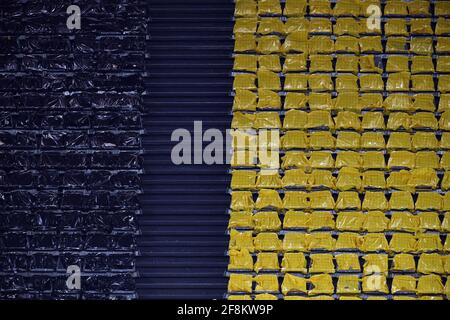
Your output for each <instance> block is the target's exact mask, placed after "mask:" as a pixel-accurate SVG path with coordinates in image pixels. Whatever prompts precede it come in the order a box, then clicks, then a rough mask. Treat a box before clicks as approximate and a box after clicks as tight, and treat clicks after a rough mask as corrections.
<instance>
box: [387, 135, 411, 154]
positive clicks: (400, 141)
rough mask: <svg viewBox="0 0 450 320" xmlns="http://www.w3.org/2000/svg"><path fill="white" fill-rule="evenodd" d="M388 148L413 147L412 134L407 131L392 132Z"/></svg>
mask: <svg viewBox="0 0 450 320" xmlns="http://www.w3.org/2000/svg"><path fill="white" fill-rule="evenodd" d="M386 146H387V148H388V149H406V150H410V149H411V135H410V134H409V133H407V132H392V133H391V135H390V136H389V140H388V143H387V145H386Z"/></svg>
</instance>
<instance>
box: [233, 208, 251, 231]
mask: <svg viewBox="0 0 450 320" xmlns="http://www.w3.org/2000/svg"><path fill="white" fill-rule="evenodd" d="M228 228H230V229H231V228H249V229H253V216H252V213H251V212H249V211H234V212H231V213H230V222H229V223H228Z"/></svg>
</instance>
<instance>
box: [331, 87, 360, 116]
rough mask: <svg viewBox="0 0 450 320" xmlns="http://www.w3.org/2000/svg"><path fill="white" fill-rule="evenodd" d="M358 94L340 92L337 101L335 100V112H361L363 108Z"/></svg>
mask: <svg viewBox="0 0 450 320" xmlns="http://www.w3.org/2000/svg"><path fill="white" fill-rule="evenodd" d="M355 101H358V102H359V95H358V92H340V93H339V94H338V96H337V97H336V99H334V109H335V110H350V111H357V112H358V113H359V112H361V109H362V106H361V105H360V104H359V103H355Z"/></svg>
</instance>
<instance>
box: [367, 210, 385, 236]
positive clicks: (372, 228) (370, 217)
mask: <svg viewBox="0 0 450 320" xmlns="http://www.w3.org/2000/svg"><path fill="white" fill-rule="evenodd" d="M389 221H390V220H389V219H388V218H387V217H386V216H385V214H384V212H382V211H369V212H368V213H367V214H366V219H365V221H364V225H363V229H364V230H365V231H367V232H384V231H386V230H387V229H388V227H389Z"/></svg>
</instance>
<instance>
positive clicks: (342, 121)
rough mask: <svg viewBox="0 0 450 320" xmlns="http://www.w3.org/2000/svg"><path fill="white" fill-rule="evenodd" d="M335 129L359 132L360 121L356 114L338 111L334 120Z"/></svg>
mask: <svg viewBox="0 0 450 320" xmlns="http://www.w3.org/2000/svg"><path fill="white" fill-rule="evenodd" d="M334 121H335V124H336V129H354V130H358V131H359V130H361V120H360V117H359V115H358V114H356V113H354V112H351V111H340V112H338V115H337V117H335V118H334Z"/></svg>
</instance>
